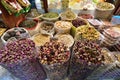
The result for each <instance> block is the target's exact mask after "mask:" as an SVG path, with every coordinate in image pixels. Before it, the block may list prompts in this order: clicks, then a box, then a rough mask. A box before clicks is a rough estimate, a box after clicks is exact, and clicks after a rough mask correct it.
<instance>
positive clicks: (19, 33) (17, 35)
mask: <svg viewBox="0 0 120 80" xmlns="http://www.w3.org/2000/svg"><path fill="white" fill-rule="evenodd" d="M29 37H30V35H29V33H28V31H27V30H26V29H24V28H12V29H9V30H8V31H6V32H5V33H4V34H3V35H2V37H1V39H2V41H3V43H5V44H6V43H7V41H9V40H11V39H12V38H14V40H16V39H21V38H29Z"/></svg>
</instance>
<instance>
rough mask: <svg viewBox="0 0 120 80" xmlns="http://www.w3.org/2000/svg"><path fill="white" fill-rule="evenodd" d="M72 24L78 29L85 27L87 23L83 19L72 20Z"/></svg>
mask: <svg viewBox="0 0 120 80" xmlns="http://www.w3.org/2000/svg"><path fill="white" fill-rule="evenodd" d="M72 24H73V26H75V27H79V26H82V25H87V22H86V21H85V20H84V19H81V18H77V19H74V20H73V21H72Z"/></svg>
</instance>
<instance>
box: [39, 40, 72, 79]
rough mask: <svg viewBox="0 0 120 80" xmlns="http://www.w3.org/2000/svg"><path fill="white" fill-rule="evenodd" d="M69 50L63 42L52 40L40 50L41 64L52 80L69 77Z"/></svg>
mask: <svg viewBox="0 0 120 80" xmlns="http://www.w3.org/2000/svg"><path fill="white" fill-rule="evenodd" d="M69 58H70V52H69V49H68V48H67V47H66V46H65V45H64V44H62V43H61V42H58V41H56V40H55V41H54V40H51V41H50V42H46V43H45V44H44V45H43V46H40V48H39V59H40V63H42V64H43V66H44V68H45V71H46V73H47V75H48V78H50V80H62V79H64V78H65V77H66V75H67V69H68V63H69V62H68V60H69Z"/></svg>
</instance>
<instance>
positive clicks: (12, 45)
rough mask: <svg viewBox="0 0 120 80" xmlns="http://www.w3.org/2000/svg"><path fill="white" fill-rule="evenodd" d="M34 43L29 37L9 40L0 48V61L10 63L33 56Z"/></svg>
mask: <svg viewBox="0 0 120 80" xmlns="http://www.w3.org/2000/svg"><path fill="white" fill-rule="evenodd" d="M34 52H35V44H34V42H33V41H31V40H29V39H22V40H18V41H14V42H9V43H7V45H6V46H5V47H4V49H2V50H0V63H3V64H12V63H17V62H19V61H22V60H24V59H31V58H33V57H34V55H33V54H34Z"/></svg>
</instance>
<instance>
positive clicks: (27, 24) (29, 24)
mask: <svg viewBox="0 0 120 80" xmlns="http://www.w3.org/2000/svg"><path fill="white" fill-rule="evenodd" d="M36 24H37V21H35V20H29V19H28V20H24V21H22V22H21V23H20V24H19V27H24V28H32V27H35V26H36Z"/></svg>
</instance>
